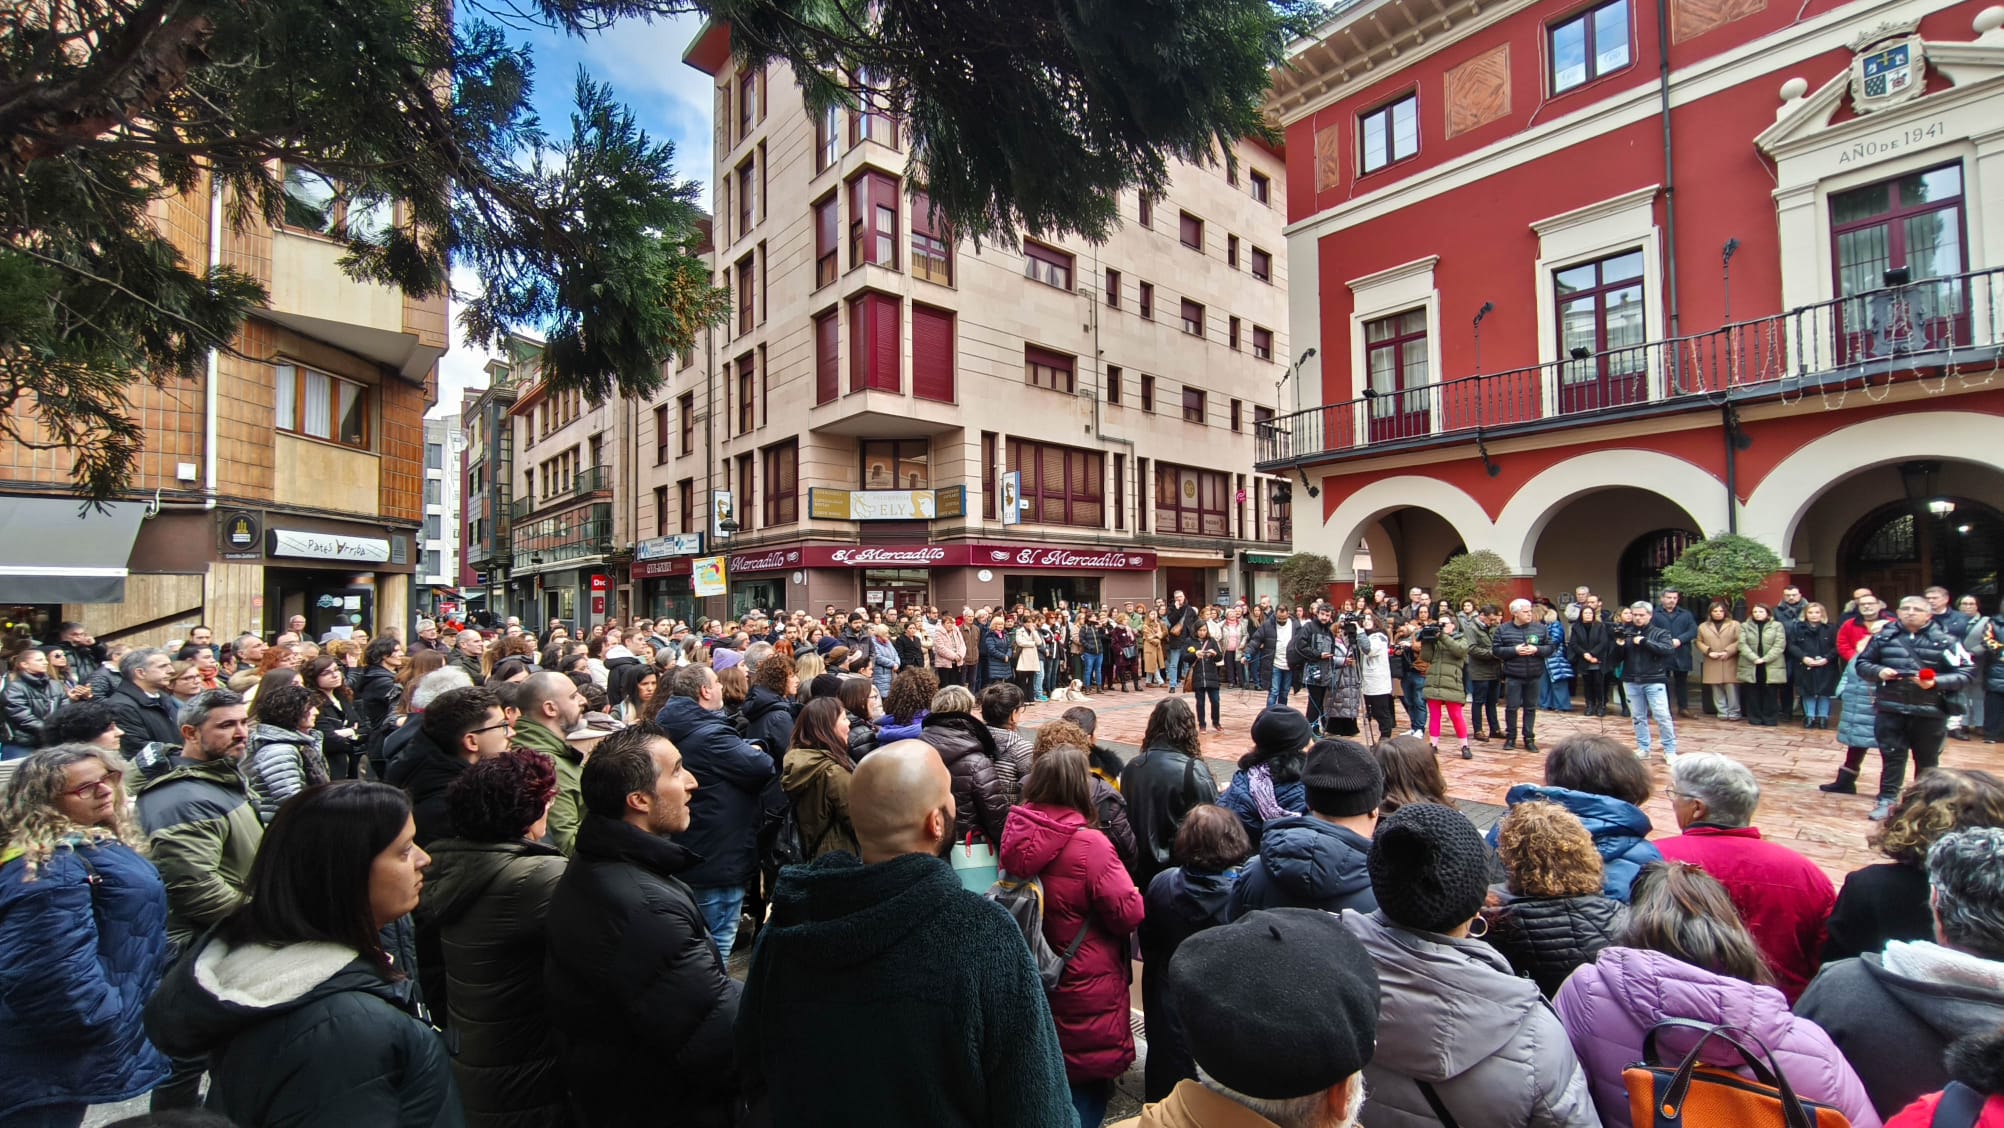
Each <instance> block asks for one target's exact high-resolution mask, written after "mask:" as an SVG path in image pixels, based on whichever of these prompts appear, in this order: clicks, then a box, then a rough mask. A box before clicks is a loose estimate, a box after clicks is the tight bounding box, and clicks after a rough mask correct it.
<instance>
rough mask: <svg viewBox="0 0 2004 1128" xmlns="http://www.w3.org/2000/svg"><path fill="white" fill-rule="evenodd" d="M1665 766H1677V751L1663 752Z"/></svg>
mask: <svg viewBox="0 0 2004 1128" xmlns="http://www.w3.org/2000/svg"><path fill="white" fill-rule="evenodd" d="M1663 766H1664V767H1666V768H1674V767H1676V766H1677V754H1676V753H1675V752H1665V753H1663Z"/></svg>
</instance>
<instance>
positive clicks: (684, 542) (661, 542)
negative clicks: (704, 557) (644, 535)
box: [633, 533, 703, 560]
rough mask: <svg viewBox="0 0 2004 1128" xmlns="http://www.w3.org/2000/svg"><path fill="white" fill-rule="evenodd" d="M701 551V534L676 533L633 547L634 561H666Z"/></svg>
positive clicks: (693, 554) (642, 542) (645, 541)
mask: <svg viewBox="0 0 2004 1128" xmlns="http://www.w3.org/2000/svg"><path fill="white" fill-rule="evenodd" d="M702 551H703V534H701V533H676V534H674V535H672V536H665V537H654V538H652V539H649V540H644V541H641V542H640V543H639V544H637V545H634V546H633V558H634V559H635V560H668V559H672V558H673V557H677V556H695V555H696V554H698V553H700V552H702Z"/></svg>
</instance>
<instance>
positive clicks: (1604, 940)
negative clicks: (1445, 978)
mask: <svg viewBox="0 0 2004 1128" xmlns="http://www.w3.org/2000/svg"><path fill="white" fill-rule="evenodd" d="M1486 915H1488V919H1489V932H1488V935H1487V936H1486V937H1485V939H1487V940H1488V941H1489V946H1490V947H1492V948H1495V949H1496V950H1497V951H1498V952H1501V953H1502V954H1503V958H1504V959H1506V960H1509V961H1510V970H1512V971H1514V972H1516V973H1517V974H1518V975H1521V976H1524V977H1525V978H1527V979H1530V980H1532V981H1533V982H1535V983H1537V985H1538V990H1540V991H1543V992H1544V993H1545V997H1546V998H1547V999H1549V998H1552V997H1553V996H1555V995H1557V994H1558V993H1559V985H1560V984H1562V983H1564V982H1565V981H1566V976H1568V975H1571V974H1572V973H1573V969H1574V968H1577V967H1578V966H1580V965H1581V964H1586V963H1592V962H1593V958H1594V955H1595V954H1596V953H1598V952H1599V951H1600V950H1601V949H1602V948H1605V947H1607V946H1608V945H1610V944H1612V943H1614V936H1615V933H1617V932H1619V931H1620V930H1621V926H1622V923H1623V922H1625V921H1626V920H1627V919H1628V906H1627V905H1624V904H1622V903H1621V902H1620V901H1616V900H1614V899H1613V898H1610V897H1603V896H1601V895H1600V894H1598V893H1595V894H1592V895H1590V896H1585V897H1523V898H1517V899H1514V900H1510V901H1506V902H1505V903H1504V905H1503V907H1502V908H1500V909H1497V910H1496V911H1495V912H1494V913H1493V914H1486Z"/></svg>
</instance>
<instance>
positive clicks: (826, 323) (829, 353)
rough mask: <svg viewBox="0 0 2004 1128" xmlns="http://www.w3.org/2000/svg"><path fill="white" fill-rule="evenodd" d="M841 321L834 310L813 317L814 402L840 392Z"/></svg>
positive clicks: (830, 398) (834, 395) (827, 398)
mask: <svg viewBox="0 0 2004 1128" xmlns="http://www.w3.org/2000/svg"><path fill="white" fill-rule="evenodd" d="M841 341H842V321H841V319H840V318H839V317H837V316H836V315H835V311H834V310H832V309H831V310H829V311H828V312H827V313H824V314H822V315H821V316H819V317H817V318H815V319H814V402H815V403H827V402H829V401H830V400H833V399H834V398H835V397H836V396H838V395H840V394H842V344H841Z"/></svg>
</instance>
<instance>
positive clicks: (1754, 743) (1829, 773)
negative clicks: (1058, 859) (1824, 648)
mask: <svg viewBox="0 0 2004 1128" xmlns="http://www.w3.org/2000/svg"><path fill="white" fill-rule="evenodd" d="M1163 696H1165V691H1163V690H1144V691H1142V692H1140V693H1121V692H1118V691H1115V692H1113V693H1097V694H1093V695H1091V700H1090V701H1089V702H1087V704H1088V705H1090V706H1091V707H1092V709H1093V710H1094V711H1095V712H1096V713H1097V714H1098V715H1099V731H1098V734H1097V735H1098V737H1099V740H1100V741H1101V743H1105V744H1109V745H1111V746H1113V747H1116V748H1119V747H1121V746H1128V747H1130V748H1134V747H1138V746H1139V745H1140V743H1141V736H1142V733H1143V732H1144V731H1145V730H1146V729H1147V727H1148V713H1149V711H1150V710H1151V709H1153V708H1154V707H1155V702H1156V701H1158V700H1160V699H1161V698H1162V697H1163ZM1306 700H1307V698H1306V697H1305V695H1303V694H1299V693H1297V694H1295V695H1294V698H1293V703H1294V705H1295V706H1296V707H1297V708H1299V707H1300V706H1301V705H1302V704H1303V703H1304V702H1305V701H1306ZM1692 703H1693V705H1694V706H1695V705H1696V703H1697V701H1696V694H1695V691H1694V693H1693V701H1692ZM1221 704H1222V709H1221V710H1220V712H1221V713H1222V714H1223V717H1224V731H1223V732H1209V731H1207V732H1205V733H1204V737H1203V747H1204V756H1205V759H1206V760H1208V761H1210V764H1211V768H1212V771H1213V772H1214V773H1216V774H1217V776H1218V778H1219V779H1220V781H1223V780H1226V779H1229V778H1230V777H1231V771H1232V763H1233V761H1235V760H1237V759H1238V757H1239V756H1241V755H1243V754H1244V753H1245V752H1246V750H1247V749H1249V748H1251V747H1252V740H1251V737H1250V736H1249V735H1248V734H1249V733H1250V732H1251V730H1252V721H1253V718H1254V717H1255V716H1256V715H1258V713H1259V711H1260V709H1261V708H1262V707H1263V706H1264V705H1265V704H1266V696H1265V694H1263V693H1255V692H1253V691H1250V690H1249V691H1247V692H1246V693H1245V694H1244V695H1243V696H1241V695H1240V693H1239V691H1237V690H1232V689H1227V690H1225V691H1224V694H1223V700H1222V702H1221ZM1070 707H1071V706H1070V704H1068V703H1060V702H1046V703H1044V704H1041V705H1033V706H1031V707H1030V708H1029V709H1028V710H1027V711H1026V713H1025V714H1024V723H1025V725H1026V726H1027V727H1035V726H1036V725H1037V724H1038V723H1040V722H1041V721H1044V720H1053V719H1056V718H1057V717H1058V716H1060V715H1061V714H1062V713H1063V712H1064V711H1065V710H1066V709H1068V708H1070ZM1399 717H1400V718H1401V719H1404V717H1405V710H1404V708H1403V707H1401V708H1400V709H1399ZM1832 723H1833V725H1834V724H1835V722H1834V721H1833V722H1832ZM1441 729H1442V731H1441V761H1440V763H1441V770H1442V772H1443V773H1444V774H1445V775H1446V777H1447V789H1448V794H1449V795H1451V796H1453V797H1454V798H1455V799H1456V800H1461V801H1465V802H1468V803H1469V804H1470V806H1471V808H1472V807H1473V804H1476V803H1481V804H1500V803H1502V802H1503V796H1504V793H1505V792H1507V791H1509V789H1510V787H1511V785H1512V784H1517V783H1537V782H1539V781H1540V780H1541V779H1542V777H1543V769H1544V764H1543V758H1542V756H1533V755H1530V754H1529V753H1526V752H1524V751H1522V750H1521V749H1520V750H1519V751H1516V752H1505V751H1503V750H1502V749H1503V744H1502V741H1500V740H1494V741H1491V742H1490V743H1488V744H1474V745H1472V747H1473V748H1474V750H1475V759H1473V760H1463V759H1461V758H1460V756H1459V754H1458V753H1459V750H1460V746H1459V744H1458V743H1457V742H1456V741H1455V739H1454V736H1453V733H1452V731H1450V729H1449V726H1448V724H1447V722H1446V720H1445V718H1443V719H1442V724H1441ZM1581 731H1599V732H1604V733H1606V734H1607V735H1608V736H1611V737H1613V738H1615V739H1616V740H1619V741H1621V742H1622V744H1624V745H1625V746H1627V747H1630V748H1633V747H1634V746H1635V730H1634V728H1633V727H1632V725H1631V722H1630V721H1629V720H1628V718H1626V717H1623V716H1621V715H1620V714H1619V712H1618V711H1611V713H1610V715H1609V716H1608V717H1606V718H1604V719H1603V718H1597V717H1596V718H1589V717H1583V716H1581V715H1580V714H1579V713H1577V712H1573V713H1550V712H1546V711H1543V710H1540V711H1539V713H1538V743H1539V744H1540V745H1542V746H1544V747H1547V748H1549V747H1550V746H1551V745H1552V744H1553V743H1554V742H1556V741H1558V740H1559V739H1560V738H1562V737H1565V736H1569V735H1571V734H1573V733H1577V732H1581ZM1677 744H1678V751H1679V752H1718V753H1722V754H1724V755H1727V756H1731V757H1732V758H1733V759H1735V760H1739V761H1740V762H1742V763H1744V764H1746V765H1747V766H1748V767H1751V768H1752V769H1753V771H1754V776H1755V778H1757V779H1759V780H1760V785H1761V804H1760V810H1759V811H1758V812H1757V814H1756V816H1755V818H1754V825H1755V826H1757V827H1759V828H1760V831H1761V834H1762V836H1763V837H1765V838H1769V839H1773V840H1775V841H1778V842H1781V843H1783V844H1785V845H1787V846H1790V847H1792V848H1794V849H1796V850H1799V851H1801V852H1802V853H1803V854H1804V855H1806V856H1808V857H1809V858H1812V859H1814V860H1815V862H1816V863H1817V864H1818V865H1820V866H1822V867H1823V869H1824V872H1826V873H1828V874H1829V875H1830V879H1831V880H1832V881H1833V882H1840V883H1841V882H1842V881H1843V879H1844V875H1845V874H1847V873H1849V872H1851V871H1852V870H1855V869H1858V868H1859V867H1861V866H1867V865H1871V864H1873V863H1875V862H1879V861H1883V860H1884V859H1883V858H1882V857H1881V856H1880V855H1879V854H1878V853H1877V852H1876V851H1874V850H1873V849H1872V848H1871V847H1870V846H1869V845H1867V844H1866V842H1865V836H1866V835H1867V834H1869V833H1870V832H1871V829H1872V826H1873V823H1872V822H1871V821H1870V820H1868V819H1867V818H1866V817H1865V816H1866V814H1867V813H1868V812H1869V811H1870V810H1871V808H1872V799H1871V795H1872V793H1874V792H1876V791H1877V789H1878V784H1879V764H1878V756H1877V754H1876V753H1874V754H1873V755H1872V756H1870V757H1868V758H1867V759H1866V761H1865V772H1864V778H1863V779H1862V780H1860V781H1859V791H1860V794H1858V795H1826V794H1824V793H1823V792H1821V791H1818V790H1816V785H1817V784H1820V783H1827V782H1829V781H1830V780H1831V779H1832V778H1834V777H1835V776H1836V774H1837V765H1839V764H1840V763H1842V762H1843V759H1844V750H1843V748H1842V747H1841V746H1840V745H1838V743H1837V739H1836V732H1835V730H1834V729H1833V730H1832V731H1829V732H1825V731H1823V730H1820V729H1818V730H1815V731H1809V730H1805V729H1803V728H1802V727H1801V722H1800V721H1793V722H1787V723H1784V724H1782V725H1781V726H1779V727H1777V728H1754V727H1752V726H1750V725H1746V724H1741V723H1737V722H1724V721H1719V720H1716V719H1714V718H1711V717H1705V716H1702V715H1699V714H1696V713H1695V712H1694V714H1693V716H1692V717H1691V718H1690V719H1689V720H1679V721H1678V722H1677ZM1942 762H1943V763H1944V764H1947V765H1949V766H1951V767H1962V768H1982V769H1985V770H1988V771H1993V772H1998V771H2004V745H1997V744H1985V743H1983V741H1982V739H1981V738H1980V737H1979V738H1977V739H1974V740H1967V741H1964V740H1950V741H1949V742H1948V746H1947V747H1946V748H1945V749H1944V750H1943V752H1942ZM1650 774H1651V775H1652V776H1654V777H1655V779H1656V783H1657V791H1656V794H1655V795H1654V796H1652V797H1651V798H1650V800H1649V802H1648V803H1646V804H1644V805H1643V809H1644V810H1646V811H1648V812H1649V818H1650V821H1651V822H1653V823H1654V824H1655V826H1656V829H1655V832H1654V833H1653V834H1652V835H1651V837H1652V838H1666V837H1669V836H1671V835H1674V834H1676V833H1677V819H1676V817H1675V816H1674V815H1672V814H1671V813H1670V797H1669V794H1668V792H1667V790H1666V789H1667V787H1668V784H1669V782H1670V772H1669V769H1668V768H1667V767H1665V766H1664V764H1663V759H1662V755H1661V753H1660V751H1659V752H1658V753H1657V755H1655V756H1654V757H1653V758H1652V759H1651V761H1650ZM1477 821H1478V822H1481V821H1484V820H1481V819H1478V820H1477Z"/></svg>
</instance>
